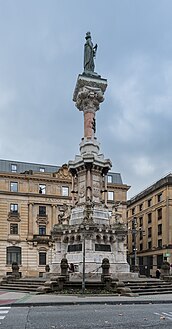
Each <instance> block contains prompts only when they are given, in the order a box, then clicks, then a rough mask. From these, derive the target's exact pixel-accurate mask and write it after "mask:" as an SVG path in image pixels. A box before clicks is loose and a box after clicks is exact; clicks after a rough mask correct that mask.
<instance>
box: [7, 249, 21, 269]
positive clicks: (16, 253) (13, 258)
mask: <svg viewBox="0 0 172 329" xmlns="http://www.w3.org/2000/svg"><path fill="white" fill-rule="evenodd" d="M13 262H16V263H17V264H18V265H21V248H20V247H7V265H11V264H12V263H13Z"/></svg>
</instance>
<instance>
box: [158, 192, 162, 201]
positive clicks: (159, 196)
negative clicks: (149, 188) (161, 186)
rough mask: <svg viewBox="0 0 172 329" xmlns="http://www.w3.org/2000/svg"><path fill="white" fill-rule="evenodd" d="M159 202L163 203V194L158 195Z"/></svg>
mask: <svg viewBox="0 0 172 329" xmlns="http://www.w3.org/2000/svg"><path fill="white" fill-rule="evenodd" d="M157 201H158V202H161V201H162V193H159V194H158V195H157Z"/></svg>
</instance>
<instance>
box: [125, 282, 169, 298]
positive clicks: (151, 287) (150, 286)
mask: <svg viewBox="0 0 172 329" xmlns="http://www.w3.org/2000/svg"><path fill="white" fill-rule="evenodd" d="M124 284H125V287H127V288H130V289H131V291H132V293H137V294H139V295H155V294H171V293H172V283H171V282H167V281H163V280H160V279H147V280H145V279H144V280H140V279H139V280H135V281H124Z"/></svg>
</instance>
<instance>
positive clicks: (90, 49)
mask: <svg viewBox="0 0 172 329" xmlns="http://www.w3.org/2000/svg"><path fill="white" fill-rule="evenodd" d="M85 39H86V43H85V46H84V72H85V73H88V74H89V73H91V72H92V73H93V72H94V67H95V65H94V58H95V56H96V51H97V44H96V45H95V46H93V43H92V41H91V33H90V32H87V33H86V37H85Z"/></svg>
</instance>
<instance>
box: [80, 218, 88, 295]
mask: <svg viewBox="0 0 172 329" xmlns="http://www.w3.org/2000/svg"><path fill="white" fill-rule="evenodd" d="M81 229H82V232H83V233H82V234H83V250H82V293H83V294H84V292H85V258H86V257H85V256H86V248H85V238H86V234H87V233H86V231H87V232H88V231H89V225H88V224H85V225H84V224H82V225H81Z"/></svg>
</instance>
